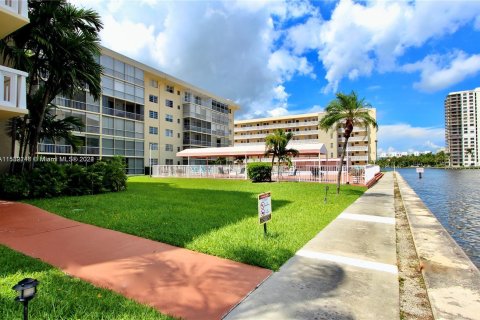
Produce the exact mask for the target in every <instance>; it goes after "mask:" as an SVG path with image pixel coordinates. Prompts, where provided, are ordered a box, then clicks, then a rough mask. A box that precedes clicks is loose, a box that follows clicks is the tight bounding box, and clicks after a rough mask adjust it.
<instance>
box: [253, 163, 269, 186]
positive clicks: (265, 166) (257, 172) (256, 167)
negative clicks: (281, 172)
mask: <svg viewBox="0 0 480 320" xmlns="http://www.w3.org/2000/svg"><path fill="white" fill-rule="evenodd" d="M247 172H248V177H249V178H250V179H251V180H252V181H253V182H264V181H271V174H272V165H271V164H270V163H265V162H253V163H249V164H248V167H247Z"/></svg>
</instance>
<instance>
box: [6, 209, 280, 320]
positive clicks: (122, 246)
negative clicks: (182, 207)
mask: <svg viewBox="0 0 480 320" xmlns="http://www.w3.org/2000/svg"><path fill="white" fill-rule="evenodd" d="M0 244H4V245H6V246H8V247H10V248H12V249H14V250H17V251H20V252H23V253H24V254H26V255H29V256H31V257H36V258H39V259H41V260H43V261H45V262H47V263H50V264H52V265H53V266H56V267H58V268H60V269H62V270H64V271H65V272H66V273H68V274H70V275H72V276H75V277H78V278H81V279H84V280H86V281H88V282H91V283H93V284H95V285H97V286H99V287H104V288H108V289H110V290H113V291H116V292H118V293H120V294H122V295H124V296H126V297H129V298H131V299H134V300H136V301H138V302H141V303H144V304H148V305H151V306H153V307H154V308H156V309H157V310H159V311H160V312H162V313H166V314H170V315H174V316H177V317H182V318H184V319H199V320H201V319H205V320H206V319H220V318H221V317H222V316H224V315H225V314H226V313H227V312H228V311H229V310H230V309H231V308H232V307H233V306H235V305H236V304H237V303H238V302H239V301H240V300H241V299H243V298H244V297H245V296H246V295H247V294H248V293H249V292H251V291H252V290H254V289H255V287H256V286H257V285H258V284H259V283H261V282H262V281H264V280H265V278H267V277H268V276H269V275H270V274H271V271H270V270H266V269H262V268H258V267H254V266H249V265H246V264H242V263H238V262H233V261H230V260H226V259H222V258H218V257H214V256H209V255H206V254H202V253H197V252H193V251H190V250H186V249H182V248H177V247H174V246H170V245H167V244H163V243H160V242H155V241H151V240H147V239H143V238H139V237H135V236H131V235H128V234H124V233H120V232H116V231H112V230H107V229H103V228H99V227H95V226H91V225H87V224H83V223H79V222H76V221H72V220H68V219H65V218H62V217H60V216H57V215H54V214H51V213H48V212H46V211H44V210H41V209H39V208H36V207H33V206H30V205H26V204H22V203H12V202H2V201H0Z"/></svg>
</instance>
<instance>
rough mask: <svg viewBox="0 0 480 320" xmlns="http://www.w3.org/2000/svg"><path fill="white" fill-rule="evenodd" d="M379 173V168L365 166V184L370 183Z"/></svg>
mask: <svg viewBox="0 0 480 320" xmlns="http://www.w3.org/2000/svg"><path fill="white" fill-rule="evenodd" d="M379 172H380V166H375V165H368V166H365V184H367V183H368V182H370V181H371V180H372V179H373V178H374V177H375V175H376V174H377V173H379Z"/></svg>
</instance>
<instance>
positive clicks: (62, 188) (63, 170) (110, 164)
mask: <svg viewBox="0 0 480 320" xmlns="http://www.w3.org/2000/svg"><path fill="white" fill-rule="evenodd" d="M126 188H127V175H126V173H125V162H124V159H123V158H121V157H114V158H112V159H109V160H106V161H104V160H102V161H98V162H96V163H94V164H92V165H89V166H81V165H78V164H66V165H59V164H57V163H56V162H41V163H38V164H37V166H36V167H35V168H34V169H33V170H32V171H30V172H27V173H20V174H14V175H10V174H4V175H1V176H0V198H2V199H8V200H19V199H25V198H51V197H58V196H63V195H71V196H80V195H87V194H97V193H103V192H116V191H121V190H125V189H126Z"/></svg>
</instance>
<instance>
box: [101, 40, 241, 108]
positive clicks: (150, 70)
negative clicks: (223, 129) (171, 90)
mask: <svg viewBox="0 0 480 320" xmlns="http://www.w3.org/2000/svg"><path fill="white" fill-rule="evenodd" d="M100 49H101V53H102V54H106V55H109V56H112V57H114V58H119V59H121V60H122V61H123V62H127V63H129V64H131V65H134V66H135V67H138V68H140V69H142V70H143V71H146V72H148V73H151V74H153V75H154V76H156V77H160V78H163V79H165V80H167V81H170V82H174V83H178V84H180V85H182V86H184V87H186V88H191V89H192V90H194V91H198V93H201V94H203V95H206V96H209V97H211V98H213V99H215V100H218V101H219V102H224V103H227V104H228V106H229V107H231V108H232V109H235V110H238V109H240V105H238V104H237V103H235V102H234V101H233V100H230V99H228V98H222V97H220V96H217V95H215V94H213V93H211V92H208V91H206V90H204V89H201V88H199V87H197V86H195V85H193V84H190V83H188V82H186V81H183V80H181V79H179V78H176V77H174V76H172V75H169V74H167V73H165V72H163V71H160V70H158V69H155V68H153V67H150V66H148V65H146V64H144V63H142V62H139V61H137V60H134V59H132V58H129V57H127V56H125V55H123V54H121V53H118V52H116V51H113V50H112V49H109V48H107V47H104V46H102V45H100Z"/></svg>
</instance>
